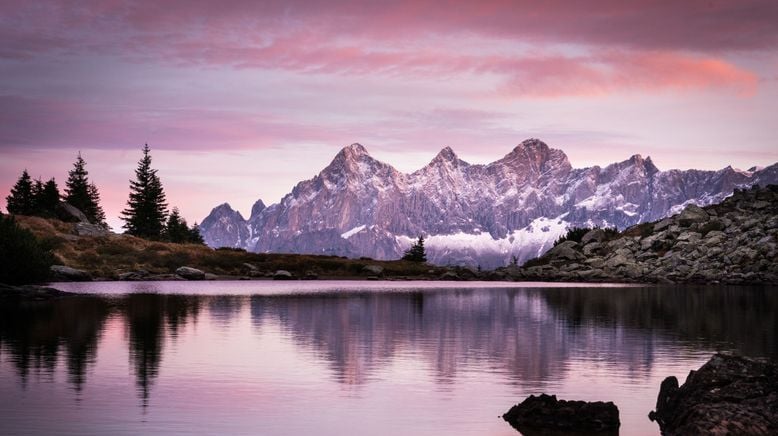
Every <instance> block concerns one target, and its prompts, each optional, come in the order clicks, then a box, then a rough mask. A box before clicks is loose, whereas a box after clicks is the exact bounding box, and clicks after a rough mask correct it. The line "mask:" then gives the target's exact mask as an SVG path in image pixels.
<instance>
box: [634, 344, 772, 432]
mask: <svg viewBox="0 0 778 436" xmlns="http://www.w3.org/2000/svg"><path fill="white" fill-rule="evenodd" d="M648 417H649V418H650V419H651V420H652V421H656V422H657V423H658V424H659V428H660V430H661V431H662V433H663V434H664V435H667V436H673V435H687V434H749V435H773V434H778V364H776V363H774V362H768V361H761V360H755V359H748V358H745V357H739V356H731V355H725V354H716V355H714V356H713V357H712V358H711V359H710V360H709V361H708V362H707V363H706V364H705V365H703V366H702V367H701V368H700V369H699V370H697V371H690V372H689V375H688V377H686V382H685V383H684V384H683V385H682V386H680V387H679V386H678V380H677V379H676V378H675V377H667V378H666V379H665V380H664V381H663V382H662V385H661V386H660V388H659V395H658V397H657V401H656V410H655V411H652V412H651V413H649V415H648Z"/></svg>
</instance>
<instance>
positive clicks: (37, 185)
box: [30, 177, 43, 216]
mask: <svg viewBox="0 0 778 436" xmlns="http://www.w3.org/2000/svg"><path fill="white" fill-rule="evenodd" d="M42 194H43V181H42V180H41V178H40V177H38V178H37V179H35V180H33V181H32V213H31V214H30V215H35V216H41V215H43V204H41V200H42V198H41V195H42Z"/></svg>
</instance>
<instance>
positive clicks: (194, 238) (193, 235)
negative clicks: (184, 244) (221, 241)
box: [189, 222, 205, 245]
mask: <svg viewBox="0 0 778 436" xmlns="http://www.w3.org/2000/svg"><path fill="white" fill-rule="evenodd" d="M189 243H191V244H200V245H205V240H204V239H203V235H202V234H201V233H200V225H199V224H197V223H196V222H195V223H194V225H193V226H192V228H191V229H189Z"/></svg>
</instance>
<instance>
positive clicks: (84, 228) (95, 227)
mask: <svg viewBox="0 0 778 436" xmlns="http://www.w3.org/2000/svg"><path fill="white" fill-rule="evenodd" d="M73 233H75V234H76V235H78V236H108V235H110V234H111V231H110V230H108V229H106V228H105V227H103V226H101V225H99V224H90V223H83V222H81V223H78V224H76V226H75V228H74V229H73Z"/></svg>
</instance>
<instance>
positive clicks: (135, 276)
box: [116, 269, 149, 282]
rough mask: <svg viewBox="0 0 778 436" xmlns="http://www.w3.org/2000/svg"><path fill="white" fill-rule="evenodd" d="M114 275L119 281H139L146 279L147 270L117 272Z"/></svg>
mask: <svg viewBox="0 0 778 436" xmlns="http://www.w3.org/2000/svg"><path fill="white" fill-rule="evenodd" d="M116 277H117V278H118V279H119V280H121V281H130V282H133V281H140V280H146V279H148V277H149V272H148V271H146V270H144V269H139V270H137V271H129V272H124V273H119V274H117V275H116Z"/></svg>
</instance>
